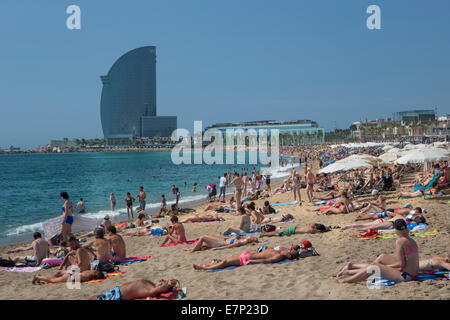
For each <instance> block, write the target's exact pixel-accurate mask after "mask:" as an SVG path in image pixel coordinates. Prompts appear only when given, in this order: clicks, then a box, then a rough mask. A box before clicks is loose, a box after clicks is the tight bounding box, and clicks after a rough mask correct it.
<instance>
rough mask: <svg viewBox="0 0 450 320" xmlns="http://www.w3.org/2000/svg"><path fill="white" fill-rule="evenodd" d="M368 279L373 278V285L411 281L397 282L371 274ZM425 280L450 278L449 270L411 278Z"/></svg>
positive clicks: (389, 284)
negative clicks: (377, 277)
mask: <svg viewBox="0 0 450 320" xmlns="http://www.w3.org/2000/svg"><path fill="white" fill-rule="evenodd" d="M368 279H370V280H372V285H374V286H393V285H394V284H397V283H403V282H409V281H402V282H395V281H389V280H387V279H385V278H383V277H380V278H379V279H378V280H377V279H376V277H375V276H373V275H372V276H370V277H369V278H368ZM425 280H450V274H449V272H448V271H437V272H430V273H419V274H418V275H417V280H410V281H419V282H422V281H425Z"/></svg>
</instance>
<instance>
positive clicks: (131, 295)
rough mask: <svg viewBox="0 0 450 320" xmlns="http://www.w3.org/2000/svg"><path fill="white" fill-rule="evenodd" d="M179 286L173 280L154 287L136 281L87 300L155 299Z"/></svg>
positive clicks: (152, 284)
mask: <svg viewBox="0 0 450 320" xmlns="http://www.w3.org/2000/svg"><path fill="white" fill-rule="evenodd" d="M179 284H180V282H179V281H178V280H175V279H168V280H159V281H158V282H157V283H156V285H155V284H154V283H153V282H151V281H148V280H136V281H132V282H127V283H125V284H123V285H121V286H117V287H114V288H112V289H111V290H109V291H107V292H105V293H102V294H101V295H99V296H93V297H90V298H89V300H135V299H143V298H147V297H156V296H158V295H160V294H161V293H167V292H171V291H172V290H173V289H174V288H176V286H177V285H179Z"/></svg>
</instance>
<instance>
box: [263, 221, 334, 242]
mask: <svg viewBox="0 0 450 320" xmlns="http://www.w3.org/2000/svg"><path fill="white" fill-rule="evenodd" d="M327 231H330V228H327V227H325V226H324V225H323V224H318V223H311V224H307V225H305V226H291V227H289V228H287V229H285V230H283V231H272V232H264V231H263V232H262V233H261V235H260V236H259V237H260V238H262V237H275V236H279V237H283V236H290V235H293V234H303V233H319V232H327Z"/></svg>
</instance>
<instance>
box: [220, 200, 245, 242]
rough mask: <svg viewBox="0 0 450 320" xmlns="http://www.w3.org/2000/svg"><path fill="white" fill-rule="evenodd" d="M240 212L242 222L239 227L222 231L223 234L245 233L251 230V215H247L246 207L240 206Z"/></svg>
mask: <svg viewBox="0 0 450 320" xmlns="http://www.w3.org/2000/svg"><path fill="white" fill-rule="evenodd" d="M238 212H239V214H240V215H241V222H240V224H239V226H238V227H231V228H228V229H227V230H225V231H224V232H222V235H223V236H226V235H229V234H231V233H237V234H240V233H245V232H249V231H250V225H251V220H250V216H248V215H247V213H246V211H245V208H244V207H240V208H239V209H238Z"/></svg>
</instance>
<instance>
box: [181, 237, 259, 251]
mask: <svg viewBox="0 0 450 320" xmlns="http://www.w3.org/2000/svg"><path fill="white" fill-rule="evenodd" d="M253 242H258V239H257V238H255V237H253V236H245V237H239V236H235V237H223V236H201V237H200V239H199V240H198V242H197V243H196V245H195V247H193V248H192V249H190V250H189V252H195V251H201V250H205V249H211V248H212V249H213V250H222V249H227V248H235V247H241V246H245V245H246V244H249V243H253Z"/></svg>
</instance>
